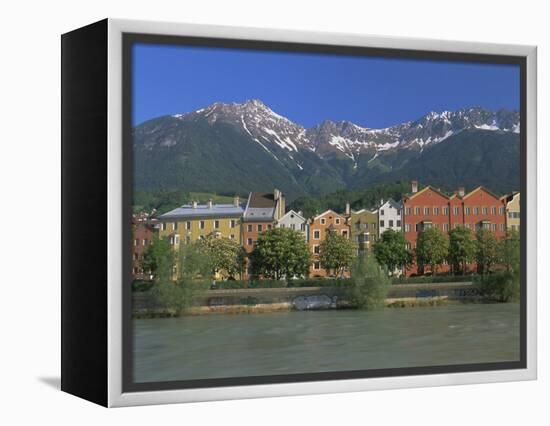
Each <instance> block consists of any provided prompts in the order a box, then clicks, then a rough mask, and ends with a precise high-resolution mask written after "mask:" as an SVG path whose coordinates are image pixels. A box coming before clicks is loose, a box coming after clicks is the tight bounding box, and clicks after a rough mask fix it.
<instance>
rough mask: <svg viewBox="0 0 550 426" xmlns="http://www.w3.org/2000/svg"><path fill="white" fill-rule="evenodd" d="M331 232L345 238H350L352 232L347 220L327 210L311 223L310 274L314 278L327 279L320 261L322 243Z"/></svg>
mask: <svg viewBox="0 0 550 426" xmlns="http://www.w3.org/2000/svg"><path fill="white" fill-rule="evenodd" d="M329 232H335V233H337V234H339V235H342V236H344V237H345V238H350V230H349V226H348V223H347V218H346V216H344V215H340V214H338V213H336V212H335V211H333V210H327V211H326V212H324V213H321V214H320V215H318V216H315V217H314V218H312V219H310V221H309V242H308V245H309V249H310V253H311V256H312V264H311V267H310V270H309V274H310V276H312V277H326V276H327V275H328V274H327V271H326V270H325V269H323V268H322V266H321V262H320V261H319V254H320V247H321V243H322V242H323V241H324V240H325V239H326V238H327V235H328V234H329Z"/></svg>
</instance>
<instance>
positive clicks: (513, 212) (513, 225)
mask: <svg viewBox="0 0 550 426" xmlns="http://www.w3.org/2000/svg"><path fill="white" fill-rule="evenodd" d="M500 200H501V201H502V202H503V203H504V207H505V209H506V228H507V229H512V230H514V231H519V230H520V194H519V192H512V193H511V194H508V195H505V196H504V197H502V198H501V199H500Z"/></svg>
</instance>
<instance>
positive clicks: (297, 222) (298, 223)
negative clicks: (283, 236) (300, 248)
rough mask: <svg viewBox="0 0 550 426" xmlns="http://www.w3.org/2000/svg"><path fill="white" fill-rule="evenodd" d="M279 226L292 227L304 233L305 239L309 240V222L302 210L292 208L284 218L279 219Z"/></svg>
mask: <svg viewBox="0 0 550 426" xmlns="http://www.w3.org/2000/svg"><path fill="white" fill-rule="evenodd" d="M277 227H278V228H290V229H293V230H294V231H298V232H300V233H302V235H303V236H304V239H305V240H306V241H307V236H308V227H309V225H308V223H307V220H306V219H305V218H304V217H303V216H302V212H298V213H296V212H295V211H294V210H290V211H289V212H288V213H286V214H285V215H284V216H283V217H282V218H280V219H279V220H278V221H277Z"/></svg>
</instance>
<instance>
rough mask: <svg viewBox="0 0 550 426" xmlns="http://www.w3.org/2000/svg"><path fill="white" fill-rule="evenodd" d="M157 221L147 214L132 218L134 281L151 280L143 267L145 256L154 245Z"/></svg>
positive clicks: (136, 215)
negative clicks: (146, 251) (151, 245)
mask: <svg viewBox="0 0 550 426" xmlns="http://www.w3.org/2000/svg"><path fill="white" fill-rule="evenodd" d="M155 222H156V221H155V219H151V218H150V217H149V215H148V214H147V213H139V214H135V215H133V217H132V234H133V235H132V237H133V238H132V276H133V278H134V280H149V279H151V275H150V273H149V272H148V271H144V270H143V267H142V261H143V254H144V253H145V250H147V247H148V246H149V245H150V244H151V243H152V241H153V237H154V235H155V231H156V230H155Z"/></svg>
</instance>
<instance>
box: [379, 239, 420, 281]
mask: <svg viewBox="0 0 550 426" xmlns="http://www.w3.org/2000/svg"><path fill="white" fill-rule="evenodd" d="M373 252H374V256H375V257H376V261H377V262H378V263H379V264H380V265H383V266H385V267H386V268H387V269H388V271H389V272H390V273H391V274H392V275H393V273H394V271H395V270H396V269H397V268H405V267H407V266H408V265H410V264H411V263H412V253H411V252H410V250H408V249H407V240H406V239H405V235H404V234H403V232H399V231H394V230H393V229H388V230H386V231H385V232H384V233H382V235H381V236H380V239H379V240H378V241H377V242H376V243H374V246H373Z"/></svg>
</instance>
